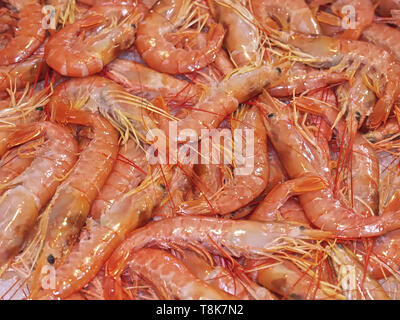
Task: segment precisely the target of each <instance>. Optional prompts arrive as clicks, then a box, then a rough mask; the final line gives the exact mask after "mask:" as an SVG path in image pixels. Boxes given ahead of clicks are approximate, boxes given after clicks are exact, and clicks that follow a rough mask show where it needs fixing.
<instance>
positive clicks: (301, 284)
mask: <svg viewBox="0 0 400 320" xmlns="http://www.w3.org/2000/svg"><path fill="white" fill-rule="evenodd" d="M246 268H247V269H250V270H252V277H253V278H254V279H256V280H257V282H258V283H260V284H262V285H263V286H264V287H266V288H268V289H269V290H271V291H272V292H274V293H277V294H279V295H281V296H283V297H284V298H285V299H290V300H343V299H344V297H343V296H342V295H340V294H338V293H337V292H335V291H334V290H329V289H328V288H326V287H325V288H322V286H320V284H319V283H318V281H317V279H314V278H313V277H312V276H310V275H308V274H307V273H305V272H303V271H301V270H300V269H298V268H297V267H296V265H294V264H293V263H291V262H290V261H284V260H283V261H279V260H276V259H274V258H270V259H267V260H261V261H260V260H247V261H246Z"/></svg>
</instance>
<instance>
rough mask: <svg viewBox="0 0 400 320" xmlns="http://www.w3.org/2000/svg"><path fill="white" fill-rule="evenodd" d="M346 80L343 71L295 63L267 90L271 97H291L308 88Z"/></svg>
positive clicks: (321, 86)
mask: <svg viewBox="0 0 400 320" xmlns="http://www.w3.org/2000/svg"><path fill="white" fill-rule="evenodd" d="M345 80H346V77H345V75H344V74H343V73H339V72H329V71H327V70H317V69H314V68H311V67H307V66H305V65H303V64H300V63H295V64H294V65H293V66H292V68H290V69H289V70H288V72H287V74H285V75H283V76H282V77H281V78H280V79H279V80H278V81H277V82H278V83H274V84H273V86H272V87H271V88H269V89H268V92H269V93H270V94H271V95H272V96H273V97H291V96H293V94H296V95H297V94H301V93H303V92H305V91H308V90H315V89H319V88H324V87H326V86H328V85H331V84H336V83H341V82H344V81H345Z"/></svg>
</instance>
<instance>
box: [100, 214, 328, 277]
mask: <svg viewBox="0 0 400 320" xmlns="http://www.w3.org/2000/svg"><path fill="white" fill-rule="evenodd" d="M330 235H331V234H330V233H329V232H323V231H320V230H311V229H308V228H306V227H304V226H302V225H301V226H299V225H294V224H289V223H277V222H272V223H264V222H259V221H248V220H230V219H220V218H210V217H193V216H184V217H174V218H167V219H164V220H160V221H157V222H153V223H149V224H147V225H146V226H145V227H143V228H140V229H137V230H135V231H133V232H132V233H131V235H130V236H129V238H128V239H126V240H125V242H123V243H122V244H121V245H120V246H119V247H118V248H117V249H116V250H115V251H114V253H113V254H112V256H111V257H110V259H109V260H108V262H107V265H106V268H107V269H106V270H107V272H108V273H109V274H110V275H112V276H117V275H119V274H121V272H122V271H123V270H124V268H125V265H126V264H127V263H128V262H129V257H130V255H131V254H133V253H134V252H135V251H136V250H138V249H141V248H143V247H146V246H150V245H158V246H165V247H168V245H169V244H171V243H174V244H177V245H179V246H182V247H188V246H193V245H201V246H202V247H204V248H206V249H207V250H208V251H210V252H211V253H213V254H220V253H221V252H220V250H221V247H222V248H224V250H225V251H227V252H229V253H230V255H232V256H233V257H240V256H246V257H252V256H253V257H256V256H259V255H263V253H265V252H268V251H269V250H276V248H277V247H280V246H285V245H286V246H287V245H288V242H287V239H289V238H290V239H291V240H290V241H293V240H295V239H304V240H307V239H308V240H311V239H323V238H326V237H329V236H330ZM288 237H289V238H288Z"/></svg>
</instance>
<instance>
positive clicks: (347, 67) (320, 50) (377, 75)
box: [275, 33, 400, 129]
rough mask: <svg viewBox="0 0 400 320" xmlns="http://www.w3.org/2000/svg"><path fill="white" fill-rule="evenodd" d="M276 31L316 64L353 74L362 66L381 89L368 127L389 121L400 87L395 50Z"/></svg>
mask: <svg viewBox="0 0 400 320" xmlns="http://www.w3.org/2000/svg"><path fill="white" fill-rule="evenodd" d="M275 34H276V35H278V38H280V41H283V42H285V43H286V44H289V45H293V46H294V47H296V48H297V49H298V50H299V51H301V52H303V53H306V54H308V55H310V58H311V57H312V62H310V64H312V65H313V66H316V67H333V68H332V69H334V70H335V71H338V72H342V71H346V72H347V73H348V74H350V75H353V74H355V72H356V71H357V70H360V72H361V76H363V77H364V76H366V77H368V78H370V79H371V80H372V86H373V87H374V88H376V89H375V90H376V91H377V92H379V99H378V101H377V103H376V104H375V106H374V107H373V109H372V112H371V114H370V116H369V117H368V120H367V125H368V127H369V128H373V129H374V128H377V127H379V126H380V125H381V124H382V123H385V122H386V120H387V119H388V117H389V115H390V112H391V110H392V107H393V104H394V102H395V100H396V99H397V98H398V95H399V91H400V86H399V85H398V82H397V81H396V80H395V79H397V77H398V75H399V74H400V65H399V64H398V62H397V59H396V58H395V57H394V56H393V54H391V53H390V52H388V51H386V50H384V49H383V48H380V47H378V46H376V45H374V44H372V43H367V42H364V41H356V40H343V39H334V38H329V37H324V36H318V37H308V36H305V35H301V34H293V35H289V34H284V33H279V34H277V33H275Z"/></svg>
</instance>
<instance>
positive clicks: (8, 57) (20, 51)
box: [0, 0, 46, 66]
mask: <svg viewBox="0 0 400 320" xmlns="http://www.w3.org/2000/svg"><path fill="white" fill-rule="evenodd" d="M7 2H8V3H9V4H10V5H11V6H13V7H14V8H15V10H17V12H18V14H17V17H18V23H17V26H16V31H15V37H14V38H12V39H10V40H9V41H8V43H7V44H6V45H5V46H4V47H3V48H2V49H1V50H0V65H2V66H7V65H10V64H14V63H17V62H21V61H22V60H24V59H26V58H28V57H29V56H30V55H31V54H32V53H34V52H35V51H36V50H37V49H38V48H39V46H40V45H41V44H42V42H43V41H44V38H45V35H46V30H45V29H44V28H43V26H42V19H43V14H42V7H41V5H40V4H39V2H38V1H36V0H28V1H20V0H9V1H7Z"/></svg>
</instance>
